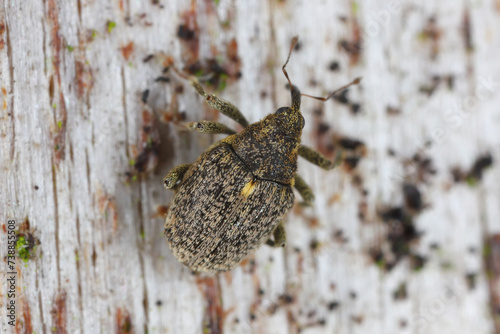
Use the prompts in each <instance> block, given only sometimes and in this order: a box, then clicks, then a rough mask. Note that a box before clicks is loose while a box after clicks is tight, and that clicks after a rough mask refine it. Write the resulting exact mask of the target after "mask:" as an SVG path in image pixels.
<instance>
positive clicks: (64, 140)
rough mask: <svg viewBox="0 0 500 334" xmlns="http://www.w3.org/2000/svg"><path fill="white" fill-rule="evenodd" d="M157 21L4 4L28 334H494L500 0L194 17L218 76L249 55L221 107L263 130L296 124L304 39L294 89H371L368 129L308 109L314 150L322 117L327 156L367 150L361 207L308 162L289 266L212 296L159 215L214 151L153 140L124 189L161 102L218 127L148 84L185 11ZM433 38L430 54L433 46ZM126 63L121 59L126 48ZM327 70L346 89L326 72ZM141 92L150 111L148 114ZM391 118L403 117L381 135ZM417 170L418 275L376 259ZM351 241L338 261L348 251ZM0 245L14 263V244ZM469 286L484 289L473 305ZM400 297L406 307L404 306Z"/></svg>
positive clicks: (9, 183)
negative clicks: (341, 149) (457, 174)
mask: <svg viewBox="0 0 500 334" xmlns="http://www.w3.org/2000/svg"><path fill="white" fill-rule="evenodd" d="M159 3H160V5H161V6H162V8H160V6H159V5H157V4H154V1H134V0H119V1H112V2H104V1H90V0H74V1H57V0H44V1H38V0H37V1H29V2H19V1H11V0H3V1H1V2H0V24H3V25H5V27H6V28H5V29H4V30H2V31H1V35H0V38H1V41H0V45H1V46H2V47H1V48H0V78H1V82H0V86H1V87H0V88H1V89H2V94H1V101H0V106H1V108H2V109H1V113H0V137H1V138H2V139H1V140H0V159H1V163H0V177H1V180H2V182H0V208H1V210H0V224H1V225H2V226H3V225H4V224H6V223H7V221H8V219H15V220H16V221H17V223H18V226H19V225H20V224H21V223H22V222H23V221H24V220H25V219H26V218H28V219H29V222H30V233H32V234H33V235H34V236H35V237H36V238H37V239H38V240H39V242H40V244H39V246H38V247H37V249H36V251H35V256H34V258H32V259H30V260H29V261H28V262H27V263H26V264H25V263H24V262H22V261H21V260H20V259H17V260H16V261H17V272H18V280H17V294H18V298H17V299H16V305H17V307H18V309H17V316H18V319H19V323H18V327H17V332H37V333H42V332H43V333H49V332H53V331H55V332H58V333H109V332H126V330H127V328H129V327H127V326H128V325H127V324H129V325H130V329H131V330H133V331H134V332H136V333H142V332H145V331H146V330H147V332H148V333H199V332H203V331H205V332H210V329H209V328H210V327H207V326H208V325H207V321H208V322H209V321H210V319H211V321H213V322H215V323H216V324H217V322H219V323H220V326H221V327H222V329H223V330H224V332H226V333H296V332H298V331H299V329H301V333H308V334H312V333H440V334H443V333H492V332H495V327H494V321H493V320H492V313H491V309H490V305H489V303H490V298H492V295H491V294H492V292H491V288H490V281H489V280H491V279H495V278H494V277H491V275H490V276H488V275H487V272H488V269H487V268H485V261H484V259H483V254H482V253H483V249H484V247H485V245H484V240H487V239H488V238H489V237H491V236H492V235H494V234H498V233H500V224H499V221H500V187H499V186H498V184H500V167H499V166H500V165H499V164H498V160H499V158H500V136H499V135H498V134H499V130H500V111H499V109H498V106H499V105H500V88H499V86H498V83H499V82H500V64H499V62H498V53H499V51H500V35H499V34H498V31H500V26H499V24H500V23H499V22H500V20H499V16H500V7H499V5H498V1H495V0H487V1H481V2H477V1H471V2H463V1H462V2H457V1H451V0H447V1H440V2H422V1H414V0H405V1H397V0H394V1H389V2H387V1H381V0H377V1H369V2H360V3H357V2H352V1H350V2H348V1H317V2H314V3H312V2H306V1H298V0H293V1H292V0H289V1H254V2H250V1H247V2H236V1H235V0H220V1H218V4H217V5H214V3H213V2H211V1H201V0H199V1H195V2H194V5H195V6H196V8H197V15H196V20H197V23H198V26H199V28H200V44H199V48H200V52H201V58H202V59H206V58H211V57H214V56H216V55H215V54H214V52H215V51H214V50H219V52H220V53H221V54H224V52H225V47H226V45H227V43H228V42H229V41H230V40H231V39H232V38H235V39H236V41H237V43H238V55H239V57H240V58H241V63H242V67H241V72H242V77H241V78H240V79H239V80H237V81H235V82H234V83H233V84H231V85H229V86H228V87H227V88H226V89H225V90H224V91H223V92H222V93H221V96H222V97H223V98H225V99H228V100H230V101H232V102H233V103H234V104H236V105H237V106H239V107H240V109H241V110H242V112H243V113H244V114H245V115H246V116H247V117H248V119H249V120H250V121H251V122H254V121H258V120H259V119H261V118H263V117H264V116H265V115H266V114H268V113H270V112H273V111H274V110H275V109H276V108H277V107H279V106H283V105H287V104H288V103H289V99H290V98H289V93H288V91H287V90H286V89H285V84H286V80H285V78H284V76H283V75H282V73H281V70H280V67H281V65H282V63H283V62H284V60H285V59H286V55H287V52H288V48H289V43H290V40H291V38H292V37H293V36H294V35H299V36H300V41H301V48H300V50H299V51H296V52H294V53H293V55H292V58H291V61H290V63H289V65H288V72H289V74H290V77H291V79H292V80H293V82H294V84H296V85H298V86H299V87H300V88H301V90H302V91H303V92H305V93H309V94H313V95H323V94H326V93H328V92H329V91H330V90H332V89H335V88H337V87H339V86H341V85H343V84H345V83H347V82H349V81H350V80H352V79H353V78H354V77H356V76H362V77H363V81H362V83H361V85H360V86H359V87H354V88H352V89H351V90H350V92H349V98H350V100H351V101H354V102H357V103H359V104H360V105H361V113H360V114H356V115H353V114H352V113H351V112H349V110H348V108H347V107H346V106H344V105H341V104H339V103H337V102H331V101H328V102H326V103H324V104H322V103H321V102H318V101H315V100H312V99H308V98H303V103H302V111H303V114H304V116H305V118H306V126H305V128H304V134H303V142H304V143H305V144H307V145H310V146H313V147H316V146H317V145H318V139H317V138H318V137H317V133H316V128H317V123H318V121H319V119H318V117H317V116H314V112H313V111H314V110H315V109H317V108H322V110H323V113H324V115H323V117H322V121H323V122H324V123H326V124H328V125H329V126H330V130H329V131H330V132H328V134H327V137H329V136H331V135H332V133H335V134H338V135H342V136H348V137H351V138H355V139H359V140H362V141H363V142H364V143H365V144H366V152H367V153H366V156H365V157H364V158H362V159H361V161H360V163H359V165H358V167H357V169H356V173H357V174H358V175H360V176H361V177H362V179H363V186H362V187H363V189H366V190H367V191H368V193H367V195H366V197H363V194H362V191H360V189H359V188H357V187H356V186H355V184H354V182H353V174H350V173H348V172H346V170H344V169H342V168H339V169H337V170H334V171H330V172H325V171H322V170H320V169H319V168H317V167H315V166H313V165H311V164H309V163H307V162H304V161H301V162H300V163H299V170H300V173H301V175H303V177H304V178H305V179H306V180H307V182H308V183H309V184H310V185H311V187H312V188H313V190H314V191H315V194H316V202H315V204H314V206H313V207H312V208H305V209H299V208H298V207H297V208H294V210H292V213H290V215H289V217H288V219H287V225H286V229H287V235H288V247H287V248H286V249H285V250H282V249H270V248H268V247H262V248H261V249H259V250H258V251H257V253H256V254H255V256H254V258H253V260H254V261H255V266H254V267H253V266H252V264H251V263H246V264H244V265H243V266H241V267H238V268H236V269H235V270H233V271H232V272H231V273H228V274H222V275H220V276H218V277H217V278H216V280H214V281H210V280H204V281H202V280H200V279H198V278H196V277H195V276H193V275H191V273H190V272H189V270H187V269H186V268H184V267H182V266H181V265H179V264H178V263H177V261H176V260H175V258H174V257H173V256H172V255H171V254H170V252H169V250H168V247H167V245H166V244H165V241H164V238H163V235H162V226H163V220H162V219H161V218H155V215H157V210H158V207H159V206H162V205H167V204H168V202H169V201H170V199H171V198H172V194H171V193H169V192H165V191H164V189H163V186H162V178H163V176H164V175H165V174H166V173H167V172H168V170H169V169H170V168H172V167H173V166H175V165H177V164H180V163H186V162H190V161H193V160H194V159H196V157H197V156H198V155H199V154H200V153H201V152H202V151H203V150H204V149H205V148H207V147H208V146H209V145H210V143H212V142H213V141H214V140H216V139H218V138H221V137H219V136H204V135H201V134H194V133H185V132H182V131H180V129H179V127H177V126H175V125H173V124H160V123H158V124H157V126H158V129H159V130H160V131H161V137H162V140H163V143H162V146H161V156H160V161H159V164H158V166H157V168H156V171H155V172H151V173H148V174H147V175H143V176H139V177H138V179H137V180H136V181H132V182H127V178H126V176H125V173H126V172H127V171H130V168H131V167H130V161H131V160H134V159H135V157H136V152H137V151H139V150H140V147H141V136H142V127H143V116H142V112H143V110H144V108H149V107H152V108H154V109H156V110H157V111H158V110H159V109H161V108H160V107H165V106H166V103H170V102H171V99H172V94H173V86H174V82H181V83H183V85H184V86H185V90H184V93H182V94H180V95H179V109H180V110H181V111H185V113H186V117H187V120H189V121H195V120H199V119H202V118H214V117H218V116H217V115H216V113H214V112H213V111H212V110H210V108H208V107H206V106H204V105H203V104H202V101H201V99H200V98H199V97H198V96H197V95H196V94H195V93H194V92H193V91H192V90H191V89H190V88H189V87H188V85H187V84H186V83H185V82H182V81H179V80H178V79H176V80H173V82H171V83H170V84H169V85H166V84H159V83H155V82H154V80H155V78H156V77H158V76H159V75H161V67H162V66H161V63H160V61H159V60H158V59H159V57H156V58H155V59H153V60H151V61H149V62H147V63H145V62H143V59H144V58H145V57H146V56H147V55H150V54H156V55H159V54H160V53H164V54H167V55H171V56H173V58H174V59H175V62H176V63H177V64H179V67H180V66H181V64H182V62H183V59H182V58H183V56H182V55H183V48H182V44H181V41H180V40H179V38H178V37H177V36H176V35H177V30H178V26H179V24H181V22H182V15H183V13H184V12H185V11H187V10H189V9H190V6H191V4H190V3H189V2H183V1H167V0H160V1H159ZM215 13H217V15H218V18H217V16H216V14H215ZM466 13H469V14H468V15H469V18H470V32H471V41H472V46H473V48H472V49H471V50H469V51H468V50H467V49H466V45H465V40H464V30H463V29H464V18H465V15H466ZM432 17H434V18H435V22H436V24H435V25H436V27H437V30H436V31H437V32H438V34H439V38H438V39H437V40H436V41H435V42H433V40H432V38H430V37H429V36H427V37H425V34H423V31H424V30H425V29H428V27H429V26H428V20H429V19H430V18H432ZM224 21H228V22H229V23H228V25H227V27H224V26H223V25H222V24H221V23H220V22H224ZM110 22H113V24H116V26H115V27H114V28H112V26H110V25H109V24H110ZM355 22H357V23H358V24H359V33H360V36H361V47H360V56H359V59H358V61H357V62H356V63H353V61H352V58H350V57H349V55H348V54H347V53H346V52H345V50H343V49H342V48H341V47H339V42H340V41H341V40H343V39H346V40H348V41H351V40H352V37H353V34H354V32H353V29H354V27H355ZM108 30H110V31H108ZM2 41H3V42H2ZM131 42H132V43H133V50H132V52H131V53H130V55H129V57H128V59H125V56H124V54H123V52H122V48H123V47H125V46H126V45H128V44H129V43H131ZM433 48H436V50H437V52H436V55H435V57H434V58H433V57H432V52H433ZM332 61H338V63H339V64H340V70H339V71H337V72H332V71H330V70H329V69H328V68H329V65H330V64H331V62H332ZM436 75H439V76H449V75H452V76H453V77H454V86H453V88H451V89H450V88H448V87H447V86H446V83H445V82H441V83H440V84H439V85H438V86H437V88H436V90H435V92H434V93H433V94H431V95H430V96H429V95H427V94H425V93H422V92H421V91H420V88H421V87H422V86H428V85H429V84H431V83H432V77H433V76H436ZM312 81H315V82H316V83H317V85H311V82H312ZM145 89H150V106H149V107H145V106H144V105H143V104H142V103H141V95H142V92H143V91H144V90H145ZM4 92H5V93H4ZM262 92H266V94H267V95H266V96H262ZM388 107H392V108H395V109H399V110H400V113H399V114H398V115H389V114H388V113H387V108H388ZM220 120H221V121H222V122H225V123H227V124H230V125H232V126H234V122H232V121H230V120H227V119H226V118H225V117H224V116H222V117H220ZM57 138H60V139H57ZM324 140H325V139H322V141H323V142H324ZM428 141H431V142H432V145H431V146H430V147H429V148H425V143H426V142H428ZM389 149H392V150H393V151H394V152H395V156H390V155H389V154H388V150H389ZM419 151H421V152H422V153H423V154H424V155H425V156H427V157H429V158H431V159H432V163H433V166H434V168H435V170H436V174H435V175H430V176H429V177H428V182H426V183H422V182H420V183H418V187H419V189H420V191H421V192H422V194H423V199H424V201H425V203H426V207H425V208H424V209H423V210H422V211H421V213H420V214H418V215H416V216H415V217H414V222H415V226H416V228H417V230H418V231H420V232H422V236H421V237H420V240H419V242H418V243H415V244H412V245H411V249H412V251H413V252H415V253H418V254H420V255H422V256H424V257H426V258H427V262H426V264H425V266H424V267H423V269H421V270H420V271H414V270H413V269H412V267H411V263H410V261H409V259H408V257H403V259H402V260H401V261H399V262H398V263H397V265H396V266H395V267H394V268H393V269H392V270H390V271H385V270H383V269H381V268H379V266H377V264H376V263H374V261H373V259H372V258H371V257H370V255H369V252H370V249H372V248H377V247H382V248H386V249H387V248H388V247H389V245H388V244H387V241H386V237H387V233H388V231H389V229H388V225H387V224H385V223H383V222H382V220H381V218H380V216H379V214H378V213H379V212H380V211H381V210H382V209H383V208H385V207H393V206H400V205H402V203H403V202H404V198H403V193H402V184H403V182H405V181H411V182H414V181H415V173H412V170H411V166H410V168H408V166H407V165H405V164H404V161H405V160H408V159H411V157H412V156H413V155H414V154H415V153H417V152H419ZM487 152H489V153H491V155H492V156H493V159H494V163H493V166H492V167H491V168H489V169H487V170H485V171H484V175H483V179H482V180H481V181H479V182H478V183H477V184H476V185H475V186H469V185H467V183H466V182H461V183H454V182H453V178H452V174H451V170H452V168H455V167H458V168H460V169H462V170H464V171H467V170H469V169H470V168H471V166H472V165H473V164H474V161H475V160H476V158H477V157H478V156H480V155H482V154H485V153H487ZM35 186H36V188H35ZM332 199H334V200H332ZM362 202H365V204H366V217H365V219H364V221H362V220H361V219H359V218H358V211H359V205H360V203H362ZM311 222H314V224H311ZM339 230H341V231H342V233H343V236H344V237H345V238H347V241H346V242H345V243H341V242H339V241H338V236H337V237H335V233H336V232H337V231H339ZM0 236H1V240H2V242H1V245H2V247H1V250H0V254H1V256H2V258H4V256H5V255H6V251H7V248H6V246H4V245H6V240H7V239H6V233H5V232H4V230H3V229H2V230H1V232H0ZM313 241H317V242H318V244H319V248H317V249H316V250H314V251H313V250H312V249H311V247H310V245H311V243H312V242H313ZM433 244H436V245H439V249H437V250H433V249H432V248H431V245H433ZM296 249H300V252H297V250H296ZM0 269H1V275H0V278H1V279H2V289H1V290H0V291H2V293H1V296H2V298H0V306H1V311H0V315H1V317H2V319H1V322H0V323H1V328H2V332H4V331H7V332H15V330H14V329H12V328H11V326H9V325H8V324H7V323H6V319H7V318H6V316H7V314H6V307H5V306H6V304H5V303H6V302H7V298H5V293H4V291H5V290H4V288H5V287H6V285H5V275H6V272H7V267H6V263H5V262H2V263H1V265H0ZM467 274H474V275H476V276H475V277H476V284H475V287H474V288H473V289H471V288H469V287H468V285H467V280H466V275H467ZM496 279H497V280H499V278H498V277H497V278H496ZM214 282H216V284H215V285H214V286H215V288H214V289H212V290H210V289H209V290H207V287H208V286H210V284H213V283H214ZM403 283H404V284H405V285H406V290H407V297H406V298H404V299H397V300H396V299H395V298H394V296H393V294H394V292H395V291H396V290H397V289H398V287H400V286H401V284H403ZM207 291H208V292H207ZM498 291H500V287H499V288H498ZM498 293H499V294H500V292H498ZM220 303H221V305H222V306H221V309H219V311H218V312H217V311H216V308H217V307H216V306H217V305H220ZM332 303H333V304H332ZM208 305H212V306H211V307H207V306H208ZM214 305H215V306H214ZM329 305H332V306H331V308H333V309H332V310H330V309H329ZM214 310H215V311H214ZM211 311H214V312H212V313H210V312H211ZM222 314H224V317H222ZM496 326H497V327H496V331H497V332H498V331H499V330H500V324H498V321H497V325H496ZM212 328H217V325H214V327H212ZM214 332H216V331H214Z"/></svg>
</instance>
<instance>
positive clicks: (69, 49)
mask: <svg viewBox="0 0 500 334" xmlns="http://www.w3.org/2000/svg"><path fill="white" fill-rule="evenodd" d="M66 49H68V51H69V52H73V50H75V48H74V47H73V46H71V45H66Z"/></svg>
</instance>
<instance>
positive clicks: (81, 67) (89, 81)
mask: <svg viewBox="0 0 500 334" xmlns="http://www.w3.org/2000/svg"><path fill="white" fill-rule="evenodd" d="M75 81H76V95H77V97H78V98H79V99H82V98H84V97H85V98H86V100H87V101H88V97H89V93H90V90H91V89H92V87H93V86H94V77H93V71H92V68H91V67H90V65H89V64H88V63H87V62H86V61H85V59H77V60H76V61H75ZM87 104H88V103H87Z"/></svg>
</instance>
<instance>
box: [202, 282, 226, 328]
mask: <svg viewBox="0 0 500 334" xmlns="http://www.w3.org/2000/svg"><path fill="white" fill-rule="evenodd" d="M196 284H197V285H198V289H200V291H201V293H202V294H203V296H204V297H205V311H204V314H203V329H202V332H203V333H212V334H218V333H222V327H223V324H224V316H225V314H224V311H223V307H222V291H221V288H220V282H219V277H218V276H212V277H200V278H198V279H197V280H196Z"/></svg>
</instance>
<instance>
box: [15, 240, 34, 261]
mask: <svg viewBox="0 0 500 334" xmlns="http://www.w3.org/2000/svg"><path fill="white" fill-rule="evenodd" d="M28 247H29V244H28V241H27V240H26V238H25V237H22V236H21V237H19V238H17V242H16V250H17V253H18V255H19V258H20V259H21V260H23V261H24V262H28V260H29V259H30V257H31V254H30V251H29V248H28Z"/></svg>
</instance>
